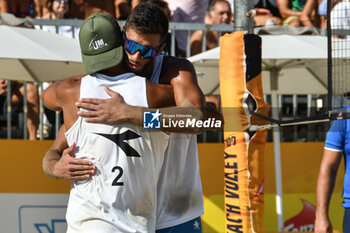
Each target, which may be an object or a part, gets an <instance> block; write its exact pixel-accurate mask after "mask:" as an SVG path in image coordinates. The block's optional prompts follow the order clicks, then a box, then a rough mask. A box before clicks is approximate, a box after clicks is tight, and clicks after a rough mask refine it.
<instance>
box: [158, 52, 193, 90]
mask: <svg viewBox="0 0 350 233" xmlns="http://www.w3.org/2000/svg"><path fill="white" fill-rule="evenodd" d="M181 72H185V73H188V74H190V76H191V77H192V78H193V79H194V81H195V82H197V81H196V80H197V77H196V72H195V69H194V67H193V64H192V63H191V62H190V61H189V60H187V59H186V58H182V57H174V56H164V58H163V66H162V72H161V75H160V79H159V82H160V83H163V84H168V83H170V82H171V80H172V79H173V78H181V77H182V76H181V75H180V73H181Z"/></svg>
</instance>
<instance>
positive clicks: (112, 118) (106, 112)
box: [76, 87, 129, 124]
mask: <svg viewBox="0 0 350 233" xmlns="http://www.w3.org/2000/svg"><path fill="white" fill-rule="evenodd" d="M105 91H106V93H107V94H108V95H110V96H111V98H109V99H94V98H82V99H80V100H79V101H78V102H77V103H76V106H77V107H79V108H83V109H85V110H87V111H78V115H79V116H81V117H85V121H86V122H90V123H105V124H116V123H121V122H124V121H125V113H126V112H127V111H128V107H129V106H128V105H127V104H126V103H125V101H124V99H123V97H122V96H121V95H120V94H119V93H117V92H114V91H112V90H111V89H109V88H108V87H105Z"/></svg>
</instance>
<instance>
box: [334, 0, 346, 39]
mask: <svg viewBox="0 0 350 233" xmlns="http://www.w3.org/2000/svg"><path fill="white" fill-rule="evenodd" d="M331 28H332V29H343V30H350V1H349V0H341V1H337V3H336V4H335V5H334V7H333V9H332V11H331ZM333 37H335V38H346V39H347V40H349V39H350V35H349V34H347V35H333Z"/></svg>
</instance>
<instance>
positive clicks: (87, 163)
mask: <svg viewBox="0 0 350 233" xmlns="http://www.w3.org/2000/svg"><path fill="white" fill-rule="evenodd" d="M70 163H71V164H74V165H82V166H83V165H85V166H92V167H94V165H93V164H92V162H91V161H89V160H87V159H77V158H74V159H72V160H71V161H70Z"/></svg>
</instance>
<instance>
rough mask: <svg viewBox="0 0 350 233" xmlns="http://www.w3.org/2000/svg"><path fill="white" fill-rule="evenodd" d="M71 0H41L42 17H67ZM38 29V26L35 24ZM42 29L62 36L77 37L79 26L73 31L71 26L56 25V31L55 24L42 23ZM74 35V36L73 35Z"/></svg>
mask: <svg viewBox="0 0 350 233" xmlns="http://www.w3.org/2000/svg"><path fill="white" fill-rule="evenodd" d="M71 1H72V0H44V1H43V8H44V10H43V12H44V15H43V17H42V18H43V19H64V18H67V12H68V11H69V9H70V8H71V6H72V2H71ZM36 28H37V29H40V26H36ZM41 29H42V30H44V31H48V32H52V33H58V34H60V35H62V36H67V37H75V38H78V34H79V28H75V30H74V32H73V30H72V27H71V26H68V25H67V26H60V27H58V32H57V31H56V26H53V25H44V26H42V28H41ZM73 35H74V36H73Z"/></svg>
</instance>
